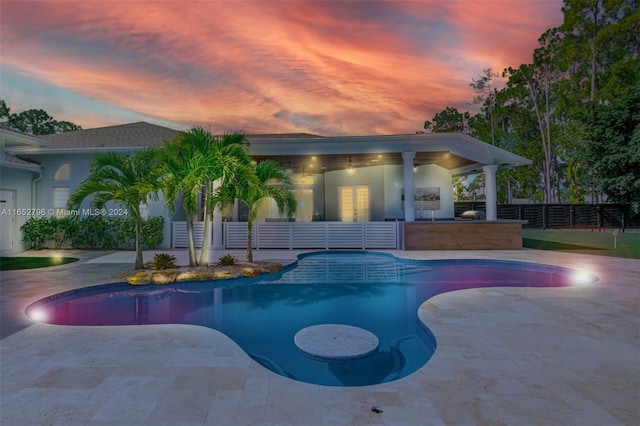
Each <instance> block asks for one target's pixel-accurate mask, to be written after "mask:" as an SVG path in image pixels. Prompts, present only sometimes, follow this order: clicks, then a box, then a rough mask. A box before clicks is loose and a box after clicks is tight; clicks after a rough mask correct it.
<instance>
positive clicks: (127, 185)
mask: <svg viewBox="0 0 640 426" xmlns="http://www.w3.org/2000/svg"><path fill="white" fill-rule="evenodd" d="M154 159H155V154H154V149H152V148H148V149H145V150H143V151H137V152H135V153H127V154H122V155H118V154H116V153H114V152H108V153H105V154H96V155H95V157H94V159H93V162H92V163H91V167H90V169H89V176H88V177H87V178H86V179H85V180H84V181H83V182H82V183H80V185H79V186H78V188H76V190H75V191H74V192H73V194H71V195H70V196H69V206H70V208H72V209H78V208H79V207H80V205H81V204H82V202H83V201H84V199H85V198H87V197H89V196H91V195H93V199H92V200H91V205H92V206H93V207H94V208H96V209H103V208H104V206H105V205H106V204H107V203H108V202H114V203H116V204H117V205H119V206H120V207H122V208H124V209H126V210H127V212H128V214H129V215H131V216H132V217H133V219H134V221H135V225H136V261H135V269H142V268H143V262H142V243H141V234H142V222H143V218H142V215H141V214H140V205H141V204H144V203H146V202H147V199H148V197H149V196H152V195H153V194H154V191H155V189H156V185H155V180H156V176H155V174H154V173H153V170H156V168H155V167H154Z"/></svg>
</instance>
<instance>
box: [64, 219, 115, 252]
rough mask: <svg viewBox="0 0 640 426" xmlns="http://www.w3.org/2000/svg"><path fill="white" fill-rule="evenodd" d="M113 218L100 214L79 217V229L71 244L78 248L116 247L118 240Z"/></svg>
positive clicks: (106, 248) (109, 248)
mask: <svg viewBox="0 0 640 426" xmlns="http://www.w3.org/2000/svg"><path fill="white" fill-rule="evenodd" d="M113 219H114V218H106V219H105V218H104V217H102V216H100V215H97V216H89V217H87V218H84V219H79V220H78V229H77V232H76V233H75V234H74V235H73V237H72V239H71V244H72V245H73V247H76V248H89V249H97V248H101V249H104V250H113V249H116V248H117V247H118V241H117V239H116V232H115V228H114V224H115V222H114V220H113Z"/></svg>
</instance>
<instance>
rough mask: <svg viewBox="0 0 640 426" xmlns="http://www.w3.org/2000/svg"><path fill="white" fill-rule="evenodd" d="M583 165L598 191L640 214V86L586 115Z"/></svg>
mask: <svg viewBox="0 0 640 426" xmlns="http://www.w3.org/2000/svg"><path fill="white" fill-rule="evenodd" d="M583 119H584V121H585V124H586V128H587V131H586V142H587V143H586V149H585V151H584V157H583V161H584V162H585V165H586V166H587V167H588V169H589V171H590V175H591V176H592V177H593V178H594V182H596V183H597V185H598V189H599V190H600V191H602V193H604V194H606V195H608V196H609V197H610V198H611V199H612V200H614V201H617V202H622V203H631V204H632V208H633V211H634V213H636V214H638V213H640V86H636V87H633V88H630V89H629V90H628V91H627V92H626V93H625V94H624V95H623V96H620V97H619V98H618V99H615V100H614V101H612V102H611V103H610V104H596V105H594V106H593V109H592V111H590V112H589V113H585V114H584V115H583Z"/></svg>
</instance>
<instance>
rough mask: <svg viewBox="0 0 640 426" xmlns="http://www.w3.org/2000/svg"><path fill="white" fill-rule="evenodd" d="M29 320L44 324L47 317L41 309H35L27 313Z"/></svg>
mask: <svg viewBox="0 0 640 426" xmlns="http://www.w3.org/2000/svg"><path fill="white" fill-rule="evenodd" d="M29 318H31V319H32V320H34V321H35V322H45V321H46V320H47V315H46V314H45V313H44V311H43V310H42V309H37V308H36V309H33V310H32V311H31V312H29Z"/></svg>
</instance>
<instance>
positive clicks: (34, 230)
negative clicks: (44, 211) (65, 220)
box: [20, 217, 53, 250]
mask: <svg viewBox="0 0 640 426" xmlns="http://www.w3.org/2000/svg"><path fill="white" fill-rule="evenodd" d="M20 230H21V231H22V241H24V242H25V243H29V244H30V245H31V248H32V249H35V250H40V249H41V248H44V243H45V242H46V241H47V240H48V239H49V237H50V236H51V234H52V233H53V227H52V223H51V220H50V219H49V218H48V217H40V218H35V217H30V218H29V219H27V221H26V222H25V223H24V225H22V226H21V227H20Z"/></svg>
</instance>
